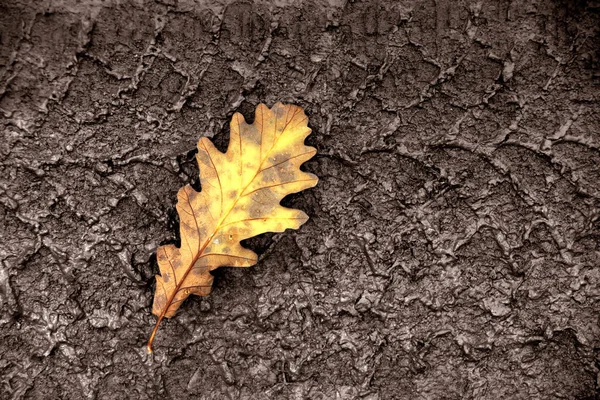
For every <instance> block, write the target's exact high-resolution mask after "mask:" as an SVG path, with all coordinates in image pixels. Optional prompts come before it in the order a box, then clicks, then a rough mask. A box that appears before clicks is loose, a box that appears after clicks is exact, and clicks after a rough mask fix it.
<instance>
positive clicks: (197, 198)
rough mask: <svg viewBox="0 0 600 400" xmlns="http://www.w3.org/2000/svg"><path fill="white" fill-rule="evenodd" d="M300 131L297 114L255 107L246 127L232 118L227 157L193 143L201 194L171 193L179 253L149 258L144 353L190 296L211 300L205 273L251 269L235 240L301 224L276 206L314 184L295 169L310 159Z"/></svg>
mask: <svg viewBox="0 0 600 400" xmlns="http://www.w3.org/2000/svg"><path fill="white" fill-rule="evenodd" d="M307 124H308V118H307V116H306V115H305V114H304V111H303V110H302V109H301V108H300V107H297V106H294V105H283V104H281V103H277V104H275V105H274V106H273V108H271V109H269V108H268V107H267V106H265V105H264V104H260V105H259V106H258V107H257V108H256V112H255V118H254V123H252V124H247V123H246V122H245V120H244V117H243V116H242V115H241V114H239V113H235V114H234V115H233V117H232V119H231V125H230V140H229V147H228V149H227V152H226V153H222V152H220V151H219V150H217V149H216V148H215V147H214V145H213V144H212V142H211V141H210V140H208V139H207V138H201V139H200V141H199V142H198V154H197V156H196V159H197V160H198V166H199V168H200V183H201V186H202V191H200V192H197V191H195V190H194V189H193V188H192V187H191V186H189V185H187V186H184V187H183V188H181V189H180V190H179V193H178V194H177V212H178V213H179V220H180V236H181V246H180V247H176V246H175V245H172V244H171V245H166V246H162V247H159V248H158V250H157V252H156V255H157V260H158V265H159V268H160V275H157V276H156V291H155V294H154V304H153V307H152V313H153V314H154V315H156V316H157V317H158V321H157V322H156V325H155V327H154V330H153V332H152V335H151V336H150V340H149V341H148V351H149V352H150V353H151V352H152V342H153V340H154V337H155V335H156V332H157V330H158V326H159V325H160V322H161V321H162V319H163V318H165V317H166V318H170V317H172V316H174V315H175V312H176V311H177V309H178V308H179V306H180V305H181V303H182V302H183V301H184V300H185V299H186V298H187V297H188V296H189V295H191V294H195V295H198V296H206V295H208V294H209V293H210V290H211V286H212V282H213V276H212V275H211V273H210V271H212V270H214V269H216V268H219V267H222V266H233V267H249V266H252V265H254V264H256V261H257V255H256V253H254V252H253V251H251V250H249V249H246V248H244V247H242V245H241V244H240V241H241V240H244V239H248V238H251V237H253V236H256V235H259V234H261V233H265V232H283V231H284V230H286V229H287V228H291V229H297V228H299V227H300V226H301V225H302V224H303V223H305V222H306V221H307V220H308V216H307V215H306V214H305V213H304V212H302V211H300V210H295V209H291V208H286V207H283V206H281V205H280V204H279V202H280V201H281V199H283V198H284V197H285V196H286V195H288V194H290V193H295V192H299V191H301V190H304V189H307V188H310V187H313V186H315V185H316V184H317V180H318V179H317V177H316V176H315V175H313V174H310V173H307V172H303V171H301V170H300V165H302V163H304V162H305V161H307V160H308V159H310V158H311V157H312V156H314V155H315V153H316V149H315V148H313V147H309V146H306V145H304V139H305V138H306V137H307V136H308V135H309V134H310V132H311V130H310V128H309V127H308V125H307Z"/></svg>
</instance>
